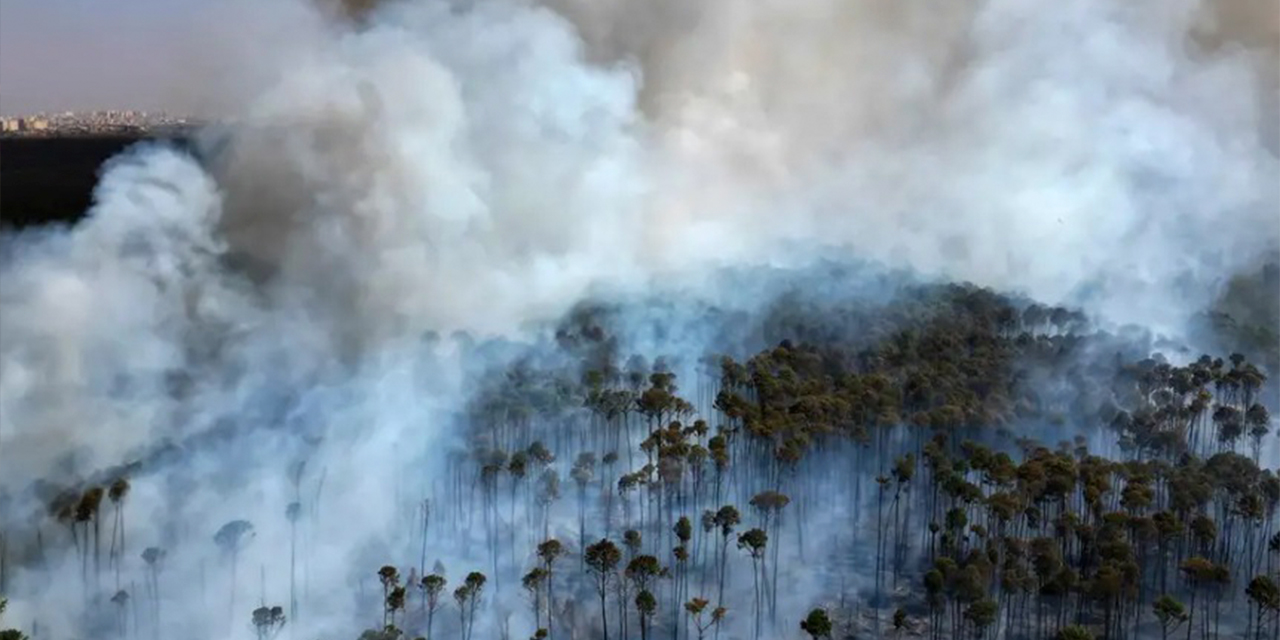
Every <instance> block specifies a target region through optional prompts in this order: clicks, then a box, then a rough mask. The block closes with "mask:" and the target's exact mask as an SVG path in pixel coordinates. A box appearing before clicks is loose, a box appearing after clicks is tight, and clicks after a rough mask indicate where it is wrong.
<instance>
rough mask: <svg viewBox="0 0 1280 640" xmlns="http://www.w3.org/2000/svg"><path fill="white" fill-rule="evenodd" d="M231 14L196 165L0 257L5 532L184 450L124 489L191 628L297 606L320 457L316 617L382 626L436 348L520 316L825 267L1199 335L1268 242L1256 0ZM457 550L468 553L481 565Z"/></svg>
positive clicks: (40, 606) (166, 160)
mask: <svg viewBox="0 0 1280 640" xmlns="http://www.w3.org/2000/svg"><path fill="white" fill-rule="evenodd" d="M209 11H210V13H209V15H207V16H204V18H205V19H204V20H202V21H201V26H200V29H201V30H206V31H207V33H206V34H205V35H203V36H200V37H196V38H194V39H193V45H192V46H193V48H194V49H195V50H196V51H205V52H208V51H216V52H217V55H216V56H213V57H209V56H207V55H206V56H204V57H202V59H201V61H200V66H194V67H193V68H197V69H200V70H201V79H200V81H199V82H200V88H197V89H192V90H191V91H192V92H193V93H199V92H200V90H201V89H203V90H205V92H207V94H208V95H207V96H206V97H205V103H206V104H207V105H209V109H210V111H212V112H215V113H219V114H220V115H223V116H225V117H226V124H225V126H222V127H219V128H218V130H216V131H211V132H208V134H207V135H206V136H205V137H203V138H202V139H201V140H200V141H198V142H197V144H196V145H195V146H196V154H195V155H194V156H193V155H191V154H189V153H187V152H186V151H183V150H180V149H176V148H172V147H167V146H163V145H150V146H144V147H140V148H138V149H135V150H133V151H131V152H130V153H129V154H127V155H126V156H125V157H123V158H120V159H118V160H117V161H115V162H113V163H112V164H111V165H110V166H108V167H107V168H106V169H105V170H104V173H103V177H102V181H101V183H100V185H99V187H98V190H97V192H96V194H95V205H94V206H93V208H92V210H91V211H90V212H89V214H88V217H87V218H86V219H84V220H83V221H82V222H80V223H79V224H77V225H76V226H74V227H72V228H70V229H55V230H46V231H40V232H28V233H23V234H18V235H14V236H11V237H7V238H5V239H4V242H3V251H2V252H0V486H4V487H7V488H9V490H10V492H12V493H14V494H15V495H17V496H19V498H18V502H17V504H18V505H20V507H21V508H15V510H14V511H13V512H11V513H10V514H9V515H7V516H6V519H7V520H9V522H12V523H18V522H23V521H26V520H28V519H29V518H30V515H31V513H32V512H33V510H35V509H37V508H41V506H40V505H39V504H37V502H36V501H35V499H34V497H33V496H32V495H30V494H29V492H28V486H29V485H30V484H31V483H32V482H33V481H34V480H36V479H37V478H45V477H57V476H56V475H51V474H55V473H60V474H64V477H65V476H75V475H76V474H88V473H92V472H94V471H96V470H101V469H105V468H107V467H110V466H112V465H117V464H120V463H123V462H127V461H130V460H131V459H134V457H136V456H139V455H142V452H144V451H147V450H148V449H147V448H148V447H150V446H152V445H153V444H154V443H157V442H163V441H166V440H167V441H170V442H174V443H178V444H179V445H181V450H180V451H178V452H176V453H174V454H173V455H174V456H175V458H174V459H175V460H176V461H177V462H176V463H175V464H174V465H173V466H170V467H163V468H164V471H163V472H162V473H156V474H151V475H146V474H143V475H140V476H138V477H137V478H136V480H135V489H134V494H133V495H132V496H131V497H130V499H129V500H130V501H129V506H128V510H129V521H128V522H127V523H126V529H127V531H128V534H129V539H130V541H131V542H130V544H131V545H134V548H132V549H131V550H130V553H131V555H132V558H133V560H132V561H133V562H134V563H135V564H136V562H137V561H136V555H137V552H139V551H141V548H142V547H144V546H152V545H155V546H162V547H165V548H166V549H168V551H169V555H168V560H167V561H166V562H167V564H166V566H165V569H164V574H163V575H162V576H161V579H162V581H166V584H162V596H161V598H160V599H161V601H162V602H163V609H164V611H163V619H162V622H161V626H162V627H163V628H164V629H165V633H167V634H183V635H181V636H180V637H192V638H219V639H222V638H225V639H228V640H230V639H234V638H247V637H250V635H251V633H252V630H251V629H250V628H249V627H248V625H247V617H246V616H244V615H242V614H243V613H244V611H247V610H248V607H249V606H250V605H256V604H257V602H258V598H259V587H260V585H259V569H260V568H261V567H264V566H265V567H269V571H270V573H269V575H267V576H266V578H265V580H264V582H265V591H266V598H267V600H268V601H271V602H283V601H284V599H286V598H287V595H286V594H287V592H288V579H287V573H281V571H280V567H279V557H280V550H281V549H287V548H288V540H289V527H288V523H287V521H286V520H285V517H284V508H285V505H287V504H288V503H289V502H290V501H291V500H292V499H293V491H294V488H293V487H292V485H291V484H290V482H289V478H288V474H287V473H286V471H285V470H286V469H287V468H288V466H289V465H290V464H291V463H293V462H294V461H295V460H297V459H301V458H303V457H306V459H307V460H308V463H307V474H308V475H307V477H308V478H309V480H308V482H309V483H310V484H308V485H307V486H308V487H312V488H314V487H315V486H316V484H317V482H318V479H317V476H318V475H319V474H323V475H322V476H321V477H323V482H324V485H323V486H324V492H325V493H324V496H323V499H322V500H320V501H319V502H318V503H317V504H318V506H317V507H316V511H317V513H315V514H313V515H312V516H311V517H318V518H323V519H324V521H325V523H326V524H325V526H321V527H317V528H316V531H318V532H319V533H317V534H316V535H315V536H314V537H311V538H309V539H307V540H305V542H304V548H305V549H306V550H307V553H308V554H310V555H312V556H314V557H315V558H317V560H316V561H314V562H313V563H312V564H311V565H309V567H310V568H309V570H310V571H313V572H315V573H314V575H310V576H309V577H308V582H309V585H310V587H309V589H310V590H311V593H310V595H309V604H308V609H309V610H310V613H311V615H310V616H309V617H307V618H305V619H304V620H303V621H302V622H300V623H299V624H300V625H302V627H301V629H300V630H298V632H299V634H300V635H299V636H298V637H312V635H314V634H326V635H323V636H322V637H326V638H329V637H332V638H348V637H355V635H356V634H357V633H358V629H359V628H363V627H367V626H371V623H372V622H373V620H371V619H369V618H371V616H369V615H367V613H366V612H364V611H360V612H357V611H356V605H355V602H354V599H353V597H352V595H351V593H352V589H353V587H352V584H353V582H352V578H351V576H353V575H354V576H361V577H363V578H365V579H370V578H371V575H372V571H373V570H375V569H376V566H377V565H378V564H381V563H384V562H387V561H390V560H391V559H389V558H386V556H387V555H391V554H390V553H382V554H381V555H380V553H381V551H380V550H385V549H387V548H390V547H389V546H388V545H393V544H400V543H398V542H394V543H393V542H392V540H394V539H395V538H396V537H397V536H398V535H399V533H398V532H401V531H404V530H405V529H406V528H407V527H410V526H411V524H406V522H405V517H404V514H403V513H402V507H403V505H404V503H405V501H406V500H409V501H412V499H413V498H412V497H409V498H405V497H403V496H401V495H400V494H399V492H400V491H402V490H403V491H404V492H405V493H406V494H409V493H415V492H417V490H418V489H419V488H421V487H429V486H431V484H432V483H433V482H435V483H438V482H440V481H442V478H444V477H445V471H444V469H445V456H444V453H443V452H444V451H445V447H446V445H448V444H450V443H451V442H452V437H453V424H452V422H451V414H452V413H453V412H454V411H456V410H457V409H459V408H460V407H461V406H462V404H463V403H464V402H465V400H466V399H467V397H468V394H469V393H470V391H471V389H470V387H469V383H470V382H471V376H472V375H473V373H474V371H473V370H472V369H470V368H468V366H469V365H468V362H467V361H466V359H465V358H463V357H462V355H460V354H461V353H462V349H461V347H460V346H459V344H460V342H461V341H444V342H439V343H433V342H431V341H430V340H427V341H424V336H426V335H428V334H429V333H431V332H435V333H437V334H441V335H447V334H450V333H451V332H455V331H466V332H469V333H470V334H472V335H476V336H489V335H498V336H505V337H509V338H513V339H517V340H520V339H525V338H528V337H530V335H531V333H530V332H531V331H533V329H531V327H535V326H537V323H539V322H541V321H546V320H549V319H553V318H555V317H558V316H559V315H561V314H563V313H564V312H565V311H566V310H567V309H568V308H569V307H570V306H571V305H572V304H574V303H575V302H577V301H579V300H581V299H582V298H583V297H584V296H586V295H588V294H591V293H594V292H606V293H618V292H621V291H635V290H640V291H643V290H645V289H646V287H648V286H650V285H651V284H653V283H655V282H699V281H701V278H702V276H704V275H705V274H707V273H709V272H710V270H712V269H714V268H717V267H721V266H735V265H753V264H773V265H794V264H803V263H805V262H807V261H808V260H809V259H810V258H812V257H813V256H814V255H817V254H820V253H821V254H824V255H829V254H831V253H832V252H835V253H837V254H840V255H848V256H854V257H856V258H858V259H863V260H872V261H878V262H882V263H884V264H886V265H889V266H891V267H903V268H909V269H911V270H913V271H915V272H918V273H921V274H925V275H927V276H938V277H945V278H949V279H955V280H969V281H973V282H975V283H977V284H981V285H986V286H992V287H997V288H1001V289H1006V290H1012V291H1017V292H1021V293H1025V294H1027V295H1030V296H1033V297H1035V298H1037V299H1040V300H1042V301H1045V302H1048V303H1063V302H1066V303H1074V304H1079V305H1082V306H1083V307H1084V308H1085V309H1086V310H1087V311H1089V312H1090V313H1092V314H1095V315H1096V316H1097V317H1098V318H1099V319H1100V320H1101V321H1103V322H1109V323H1116V324H1123V323H1137V324H1140V325H1143V326H1147V327H1151V328H1153V329H1155V330H1157V331H1163V332H1169V333H1175V334H1176V333H1177V332H1179V331H1180V330H1181V328H1182V322H1183V321H1184V320H1185V319H1186V318H1187V317H1189V316H1190V314H1191V313H1193V312H1194V311H1197V310H1198V309H1199V308H1200V306H1201V305H1202V304H1203V303H1204V302H1205V301H1207V300H1208V299H1209V297H1210V296H1211V295H1212V292H1213V288H1214V286H1215V285H1216V283H1217V282H1218V281H1219V280H1220V279H1221V278H1222V277H1224V276H1225V275H1226V274H1229V273H1231V272H1232V271H1233V270H1234V269H1236V268H1238V267H1240V266H1242V265H1246V264H1248V263H1249V262H1250V261H1251V260H1253V259H1254V258H1255V257H1256V256H1258V255H1261V254H1262V253H1263V252H1265V251H1267V250H1271V249H1274V248H1275V247H1276V245H1277V243H1278V241H1280V182H1278V178H1277V176H1280V161H1278V160H1277V150H1278V149H1280V143H1278V142H1277V137H1278V136H1280V134H1278V133H1277V132H1278V131H1280V129H1278V128H1277V126H1276V122H1275V121H1276V115H1277V105H1280V85H1278V83H1277V73H1276V72H1277V66H1276V56H1277V54H1278V53H1280V35H1277V34H1278V33H1280V28H1277V27H1276V25H1277V23H1278V20H1277V17H1278V16H1277V9H1276V6H1275V5H1274V3H1269V2H1266V1H1261V2H1234V1H1232V0H1221V1H1220V2H1208V1H1194V0H1172V1H1171V0H1137V1H1132V0H1126V1H1122V0H1082V1H1079V2H1070V3H1062V2H1028V1H1026V0H991V1H987V2H978V1H976V0H968V1H965V2H954V3H947V5H946V6H945V7H942V6H939V5H936V4H933V3H922V2H894V3H885V2H877V1H874V0H857V1H853V2H850V1H848V0H840V1H837V0H802V1H800V2H776V1H768V2H760V1H747V0H704V1H701V2H693V3H691V2H679V1H676V0H661V1H658V2H648V3H634V2H631V3H628V2H623V1H621V0H609V1H604V2H601V1H588V0H551V1H548V2H546V3H534V2H520V1H517V0H481V1H477V2H454V3H448V2H408V1H405V2H393V3H385V4H383V5H382V6H380V7H378V8H376V9H375V10H374V11H373V12H371V13H370V14H368V15H367V16H366V17H365V19H364V21H363V24H362V25H361V26H359V27H357V26H353V25H352V24H349V23H345V22H343V21H341V20H338V19H336V18H335V17H334V16H333V15H330V13H328V12H326V11H325V10H323V9H318V8H316V7H315V6H314V5H311V4H307V3H303V2H301V0H297V1H294V0H279V1H277V2H262V3H259V2H252V3H251V2H231V3H224V4H223V5H221V6H220V7H219V8H217V9H210V10H209ZM209 34H217V36H216V37H213V36H210V35H209ZM211 47H212V48H211ZM186 54H190V52H186ZM175 55H180V54H179V53H175ZM194 59H195V56H193V60H194ZM193 64H194V63H193ZM197 156H198V158H197ZM743 295H747V294H743ZM740 302H741V304H743V305H748V304H750V303H752V302H762V301H752V300H743V301H740ZM471 364H474V363H471ZM198 434H204V437H203V439H202V440H200V441H199V442H200V443H201V444H200V447H195V446H192V445H190V444H185V445H184V444H182V443H184V442H189V440H188V439H189V438H192V437H194V436H196V435H198ZM308 490H311V489H308ZM315 490H317V491H318V489H315ZM393 494H394V495H393ZM319 505H322V506H319ZM241 518H243V519H246V520H249V521H251V522H253V523H254V527H255V531H256V532H257V535H256V538H255V539H254V541H253V542H252V543H251V544H250V545H249V546H247V547H246V551H245V552H244V554H243V557H241V558H240V560H239V578H238V584H239V587H240V588H239V592H238V596H237V603H238V604H237V606H236V608H233V609H231V610H230V613H231V614H232V615H231V616H229V615H228V609H227V608H226V607H227V606H229V603H228V602H227V595H226V593H225V591H226V588H227V585H228V584H229V580H230V578H229V576H228V575H227V573H226V566H225V565H226V563H225V561H224V559H219V556H217V555H216V553H215V552H216V551H217V549H216V548H215V546H214V543H213V534H214V532H215V531H217V529H218V527H220V526H221V525H222V524H223V523H226V522H228V521H230V520H235V519H241ZM43 535H44V536H46V539H45V540H44V542H43V544H44V545H46V546H48V547H54V546H55V545H54V544H53V542H52V541H53V540H54V539H55V538H57V537H58V536H64V537H65V536H67V533H66V532H65V531H57V532H54V531H46V532H44V534H43ZM19 542H20V545H19V546H20V548H19V549H18V551H17V552H15V553H17V555H20V556H23V557H25V558H27V559H31V558H35V557H37V555H38V552H39V551H43V552H45V553H46V554H47V555H48V556H49V557H47V558H45V562H44V564H43V565H42V566H39V567H38V568H31V569H28V570H27V571H29V573H27V574H24V573H23V572H22V571H19V573H18V575H17V576H16V577H15V578H14V579H13V584H14V585H15V587H14V591H13V596H12V600H13V602H12V605H11V606H12V609H11V611H10V613H9V614H8V615H10V616H11V617H12V619H14V620H17V621H19V622H21V623H22V624H24V625H25V624H26V621H28V620H39V621H40V624H41V629H42V634H44V635H42V636H41V637H42V638H43V637H49V638H64V637H70V634H72V633H73V629H75V628H77V627H76V625H79V624H81V623H82V622H83V621H82V620H81V619H80V618H79V617H77V616H71V615H64V613H65V611H64V609H65V607H66V606H67V604H66V603H67V602H73V603H74V602H76V599H77V598H80V597H81V594H79V593H78V590H77V588H75V587H74V585H76V584H77V583H76V582H75V581H71V582H69V583H68V584H71V585H73V586H72V587H68V586H63V584H62V583H52V584H47V585H46V584H42V583H40V582H39V581H37V580H35V579H34V576H36V575H39V573H38V572H41V571H46V570H47V571H54V572H60V573H68V574H71V575H74V574H75V573H76V572H77V571H78V569H77V567H76V562H77V561H76V559H75V557H74V556H73V555H72V554H70V553H67V554H65V555H57V554H55V553H54V552H52V551H50V550H49V549H43V550H41V549H37V548H36V542H34V541H32V540H25V541H19ZM15 544H18V543H15ZM394 548H396V549H399V547H394ZM370 550H372V551H370ZM436 555H440V556H442V557H444V559H445V562H446V564H447V565H449V568H450V570H451V571H452V572H453V575H454V576H455V577H456V576H457V575H460V574H459V573H458V572H460V571H465V570H466V567H467V566H473V565H474V566H477V567H479V566H483V565H482V563H483V562H484V558H483V554H482V553H481V552H480V551H479V550H476V549H472V550H471V552H470V553H468V552H467V544H466V543H465V542H460V541H459V542H457V543H456V544H453V545H452V546H450V547H449V548H447V549H445V550H443V551H440V552H439V553H434V554H433V557H435V556H436ZM477 556H478V557H477ZM320 559H323V560H320ZM28 564H29V566H32V567H35V566H36V564H34V563H28ZM139 571H140V570H139ZM365 574H369V575H368V576H366V575H365ZM137 575H139V576H140V575H142V574H141V573H138V574H137ZM24 578H26V579H24ZM127 580H128V578H126V581H127ZM133 580H135V581H140V578H138V577H136V576H135V577H134V578H133ZM178 583H182V584H183V585H184V586H183V588H181V589H179V588H176V585H177V584H178ZM140 588H141V587H135V593H141V591H140V590H139V589H140ZM367 588H369V589H372V590H377V589H378V588H379V587H378V586H377V585H376V583H375V584H373V585H372V586H369V587H367ZM138 598H139V599H141V596H138ZM245 603H248V604H245ZM242 610H243V611H242ZM145 615H147V614H146V612H145V611H144V616H145ZM235 616H240V617H241V618H246V619H245V620H244V621H243V622H244V624H241V620H240V619H239V618H236V617H235ZM361 616H363V618H362V617H361ZM361 622H362V623H363V624H361ZM108 628H109V625H108ZM166 637H167V636H166ZM172 637H179V636H178V635H173V636H172Z"/></svg>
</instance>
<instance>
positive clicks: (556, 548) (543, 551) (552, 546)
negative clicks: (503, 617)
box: [538, 538, 566, 638]
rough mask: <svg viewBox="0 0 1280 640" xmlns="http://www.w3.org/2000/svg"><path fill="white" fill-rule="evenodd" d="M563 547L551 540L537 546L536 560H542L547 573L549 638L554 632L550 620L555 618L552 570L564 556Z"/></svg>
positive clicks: (558, 542) (556, 541)
mask: <svg viewBox="0 0 1280 640" xmlns="http://www.w3.org/2000/svg"><path fill="white" fill-rule="evenodd" d="M565 553H566V552H565V549H564V545H562V544H560V541H559V540H556V539H555V538H552V539H550V540H547V541H545V542H543V543H541V544H539V545H538V558H540V559H541V560H542V568H543V569H544V570H545V571H546V573H547V637H548V638H551V637H552V633H553V632H554V630H555V629H554V627H553V626H552V624H553V623H552V620H553V619H554V618H555V611H556V596H555V581H554V580H553V576H554V575H555V574H554V573H553V569H554V567H555V563H556V560H558V559H560V557H561V556H563V555H564V554H565Z"/></svg>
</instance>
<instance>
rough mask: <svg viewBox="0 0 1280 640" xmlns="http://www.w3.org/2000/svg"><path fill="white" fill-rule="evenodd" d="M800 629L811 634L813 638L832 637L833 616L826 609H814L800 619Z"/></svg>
mask: <svg viewBox="0 0 1280 640" xmlns="http://www.w3.org/2000/svg"><path fill="white" fill-rule="evenodd" d="M800 629H802V630H803V631H804V632H805V633H807V634H809V635H810V636H811V637H812V638H813V640H818V639H819V638H830V637H831V630H832V625H831V618H830V617H828V616H827V612H826V610H825V609H814V610H812V611H810V612H809V615H807V616H805V618H804V620H801V621H800Z"/></svg>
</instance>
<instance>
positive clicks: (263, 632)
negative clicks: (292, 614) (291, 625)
mask: <svg viewBox="0 0 1280 640" xmlns="http://www.w3.org/2000/svg"><path fill="white" fill-rule="evenodd" d="M284 622H285V616H284V608H283V607H268V606H266V605H263V606H261V607H258V608H257V609H254V610H253V628H254V630H255V631H256V632H257V634H258V640H271V639H272V638H275V637H276V636H277V635H279V634H280V630H281V629H283V628H284Z"/></svg>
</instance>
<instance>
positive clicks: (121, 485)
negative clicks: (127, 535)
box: [107, 478, 130, 589]
mask: <svg viewBox="0 0 1280 640" xmlns="http://www.w3.org/2000/svg"><path fill="white" fill-rule="evenodd" d="M129 489H130V486H129V481H128V480H126V479H124V478H117V479H116V480H115V482H112V483H111V487H110V488H108V489H107V499H109V500H110V501H111V506H112V514H113V518H112V524H111V548H110V550H108V552H107V561H108V563H109V564H113V565H114V566H115V570H116V589H119V588H120V559H121V558H122V557H124V552H125V549H124V531H125V529H124V499H125V497H126V496H128V495H129ZM117 538H118V539H119V544H120V548H119V549H117V548H116V540H117Z"/></svg>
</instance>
